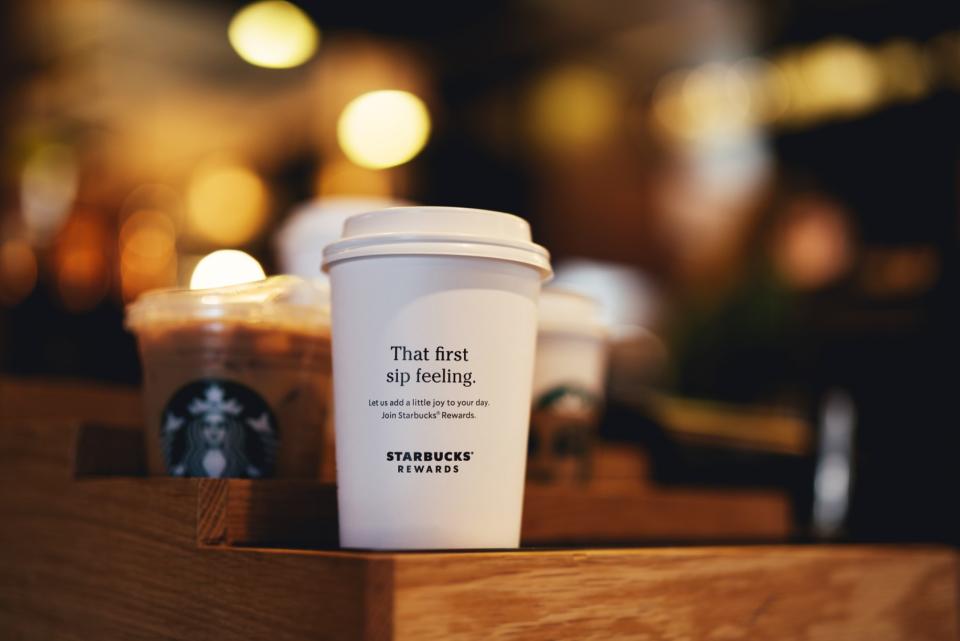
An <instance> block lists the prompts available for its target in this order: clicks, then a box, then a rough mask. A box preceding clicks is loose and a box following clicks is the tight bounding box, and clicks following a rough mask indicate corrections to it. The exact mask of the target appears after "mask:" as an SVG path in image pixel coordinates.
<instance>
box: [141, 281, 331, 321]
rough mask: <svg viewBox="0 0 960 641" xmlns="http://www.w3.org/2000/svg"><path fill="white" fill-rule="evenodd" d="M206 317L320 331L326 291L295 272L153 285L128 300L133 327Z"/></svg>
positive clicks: (326, 309)
mask: <svg viewBox="0 0 960 641" xmlns="http://www.w3.org/2000/svg"><path fill="white" fill-rule="evenodd" d="M191 320H208V321H221V322H237V323H243V324H246V325H257V326H263V327H280V328H284V329H290V330H295V331H301V332H308V333H314V332H316V333H325V332H327V331H329V327H330V294H329V291H328V290H327V289H326V285H325V283H315V282H312V281H309V280H306V279H303V278H299V277H297V276H272V277H270V278H267V279H265V280H260V281H256V282H252V283H244V284H242V285H231V286H230V287H215V288H211V289H158V290H154V291H151V292H147V293H145V294H143V295H141V296H140V297H139V298H138V299H137V300H136V301H135V302H134V303H132V304H130V305H128V306H127V317H126V326H127V328H129V329H131V330H133V331H141V330H143V329H149V328H150V327H153V326H156V325H169V324H178V323H183V322H189V321H191Z"/></svg>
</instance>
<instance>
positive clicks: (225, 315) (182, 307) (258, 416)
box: [126, 276, 331, 478]
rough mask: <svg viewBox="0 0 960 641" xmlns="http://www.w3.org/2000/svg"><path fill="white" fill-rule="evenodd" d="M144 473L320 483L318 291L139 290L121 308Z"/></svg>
mask: <svg viewBox="0 0 960 641" xmlns="http://www.w3.org/2000/svg"><path fill="white" fill-rule="evenodd" d="M126 324H127V327H128V328H129V329H131V330H132V331H133V332H134V333H135V334H136V336H137V343H138V347H139V351H140V359H141V364H142V368H143V393H144V409H145V416H144V419H145V429H146V439H145V441H146V446H147V460H148V466H149V471H150V473H151V474H153V475H172V476H190V477H193V476H200V477H224V478H226V477H232V478H271V477H284V478H318V476H319V475H320V469H319V465H320V455H321V450H320V448H321V440H322V426H323V424H324V422H325V421H326V420H327V419H328V414H329V412H330V380H331V372H330V322H329V307H328V300H327V296H326V294H325V293H324V291H323V290H322V289H318V288H317V287H316V286H314V285H313V284H312V283H310V282H308V281H306V280H304V279H301V278H298V277H295V276H275V277H272V278H268V279H266V280H262V281H259V282H255V283H248V284H244V285H236V286H231V287H224V288H217V289H200V290H185V289H168V290H158V291H154V292H148V293H146V294H144V295H142V296H141V297H140V298H139V299H138V300H137V301H136V302H134V303H133V304H131V305H130V306H128V308H127V318H126Z"/></svg>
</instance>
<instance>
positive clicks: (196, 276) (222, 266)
mask: <svg viewBox="0 0 960 641" xmlns="http://www.w3.org/2000/svg"><path fill="white" fill-rule="evenodd" d="M266 277H267V276H266V274H265V273H264V271H263V267H261V266H260V263H258V262H257V259H256V258H254V257H253V256H251V255H250V254H248V253H246V252H242V251H239V250H236V249H221V250H218V251H215V252H213V253H212V254H208V255H206V256H204V257H203V258H202V259H200V262H199V263H197V266H196V267H194V269H193V274H192V275H191V276H190V289H207V288H210V287H226V286H228V285H239V284H241V283H251V282H253V281H257V280H263V279H264V278H266Z"/></svg>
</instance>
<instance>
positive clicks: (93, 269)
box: [53, 213, 111, 312]
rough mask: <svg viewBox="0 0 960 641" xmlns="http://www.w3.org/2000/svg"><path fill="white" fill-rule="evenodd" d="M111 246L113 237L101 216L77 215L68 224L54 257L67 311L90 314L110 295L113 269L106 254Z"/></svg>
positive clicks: (61, 294)
mask: <svg viewBox="0 0 960 641" xmlns="http://www.w3.org/2000/svg"><path fill="white" fill-rule="evenodd" d="M110 246H111V233H110V230H109V229H108V227H107V225H106V223H105V221H104V219H103V218H102V217H101V216H98V215H96V214H93V213H76V214H74V215H73V216H71V217H70V219H69V220H68V221H67V224H66V225H65V226H64V228H63V230H62V232H61V233H60V235H59V237H58V238H57V246H56V251H55V252H54V257H53V258H54V272H55V275H56V285H57V293H58V295H59V296H60V300H61V302H62V303H63V306H64V307H65V308H66V309H67V310H69V311H71V312H84V311H88V310H90V309H93V308H94V307H96V306H97V304H99V303H100V301H101V300H103V298H104V296H106V295H107V291H109V288H110V281H111V268H110V259H109V258H108V254H107V251H105V250H106V248H108V247H110Z"/></svg>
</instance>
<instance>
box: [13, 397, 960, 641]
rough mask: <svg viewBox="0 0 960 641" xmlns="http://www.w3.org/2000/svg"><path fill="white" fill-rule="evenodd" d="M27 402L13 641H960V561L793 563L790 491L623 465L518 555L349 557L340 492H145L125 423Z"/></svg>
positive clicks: (907, 552) (889, 552)
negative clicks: (698, 480)
mask: <svg viewBox="0 0 960 641" xmlns="http://www.w3.org/2000/svg"><path fill="white" fill-rule="evenodd" d="M18 389H19V388H16V389H13V390H11V383H9V382H4V381H2V380H0V434H2V436H3V438H2V441H0V488H2V489H0V546H2V547H0V549H2V552H0V639H4V640H6V639H10V640H17V641H20V640H33V639H38V640H40V639H42V640H45V641H46V640H50V639H58V640H59V639H96V640H114V639H178V640H179V639H183V640H186V639H211V640H213V639H216V640H229V639H244V640H252V639H270V640H273V641H284V640H298V641H299V640H306V639H331V640H333V639H378V640H379V639H405V640H411V641H412V640H416V641H428V640H431V639H446V640H459V639H523V640H539V639H544V640H546V639H551V640H553V639H577V640H587V639H604V640H606V639H647V640H654V639H664V640H666V639H671V640H680V639H689V640H701V639H703V640H711V641H713V640H716V641H721V640H730V639H751V640H756V639H778V640H783V639H837V640H842V641H856V640H860V639H862V640H864V641H880V640H894V639H904V640H906V639H910V640H914V641H916V640H921V641H922V640H931V641H932V640H937V641H939V640H944V641H946V640H948V639H949V640H955V639H957V638H958V627H960V626H958V615H957V609H958V564H957V555H956V553H955V552H954V551H953V550H950V549H947V548H938V547H911V546H906V547H893V546H820V545H817V546H798V545H787V544H785V542H786V541H787V540H788V539H789V536H790V519H789V510H788V505H787V502H786V501H785V499H784V498H783V497H782V496H780V495H779V494H777V493H772V492H760V491H703V490H696V491H694V490H682V489H677V490H662V489H654V488H651V487H649V486H646V485H644V484H642V483H641V482H640V480H639V475H640V474H641V473H642V469H641V464H640V459H639V458H638V457H637V456H636V455H633V456H631V455H630V454H629V453H624V452H623V451H619V452H604V453H601V455H602V456H603V457H604V459H603V465H598V466H597V467H598V469H604V470H607V472H608V474H607V476H606V477H604V478H602V479H598V480H597V481H596V482H595V483H593V484H592V485H589V486H586V487H584V488H572V489H563V488H552V489H551V488H549V487H537V486H529V487H528V488H527V491H526V498H525V505H524V520H523V541H524V547H523V548H521V549H520V550H516V551H474V552H348V551H341V550H338V549H337V544H336V532H337V526H336V518H337V517H336V493H335V488H334V487H333V486H332V485H329V484H323V483H319V482H310V481H281V480H263V481H251V480H239V479H237V480H220V479H173V478H148V477H145V476H142V472H143V456H142V447H141V446H142V437H141V434H140V431H139V430H135V429H125V428H122V427H119V426H118V425H116V423H122V422H124V421H122V420H117V419H116V417H115V415H114V414H113V413H112V411H111V410H108V409H105V408H97V407H95V408H93V411H88V412H85V414H86V415H91V414H92V415H94V418H95V419H98V423H99V425H97V424H93V425H91V424H82V423H77V422H75V421H72V420H67V419H66V418H65V417H64V416H61V414H62V413H64V412H65V411H66V410H64V409H63V407H62V405H63V404H62V403H58V400H57V399H58V398H62V395H63V394H64V392H63V391H62V390H61V391H59V392H58V393H53V392H50V391H49V390H44V391H43V392H42V393H39V392H38V393H37V394H39V396H38V397H37V398H33V397H32V396H31V394H34V393H35V392H36V390H34V389H33V388H31V387H29V386H27V387H25V388H24V389H23V390H20V391H18ZM20 392H22V393H20ZM71 393H75V391H74V392H71ZM97 394H101V395H100V396H97ZM111 394H112V392H111ZM131 396H132V395H131ZM108 397H109V394H108ZM108 397H104V396H103V393H101V392H99V391H92V392H91V391H90V390H86V392H85V393H84V398H85V399H86V400H85V403H88V404H95V403H96V399H102V400H104V402H106V400H107V398H108ZM123 398H126V396H124V397H123ZM24 399H33V400H32V401H31V403H30V404H31V405H33V406H34V407H39V410H38V411H34V412H33V414H34V415H35V416H31V417H25V416H23V414H24V413H23V412H19V413H18V411H17V409H16V408H17V407H18V405H23V404H24V403H25V402H26V401H25V400H24ZM43 399H46V400H47V404H44V403H41V404H40V405H35V404H34V403H35V402H36V401H38V400H43ZM109 399H110V400H111V401H116V400H117V399H115V398H113V397H109ZM124 403H127V405H125V407H128V408H130V412H134V410H133V409H132V408H134V407H135V404H134V402H133V401H132V400H130V399H127V400H123V401H122V402H121V403H120V405H123V404H124ZM4 404H6V407H4ZM111 407H113V408H116V407H118V405H116V404H114V405H112V406H111ZM72 415H76V413H75V412H74V413H73V414H72ZM109 423H115V425H113V426H110V425H109ZM705 541H710V542H715V541H727V542H736V543H737V545H736V546H734V545H725V546H709V547H695V544H696V543H698V542H700V543H703V542H705ZM651 542H654V543H658V544H661V545H662V544H664V543H671V544H677V543H681V544H683V545H684V547H650V546H649V545H650V543H651ZM638 543H643V544H646V545H647V546H648V547H643V548H640V547H622V546H624V545H627V544H633V545H636V544H638ZM558 546H564V547H558Z"/></svg>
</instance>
